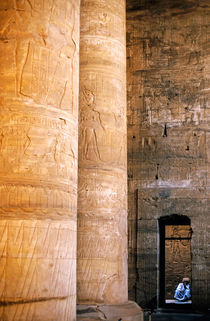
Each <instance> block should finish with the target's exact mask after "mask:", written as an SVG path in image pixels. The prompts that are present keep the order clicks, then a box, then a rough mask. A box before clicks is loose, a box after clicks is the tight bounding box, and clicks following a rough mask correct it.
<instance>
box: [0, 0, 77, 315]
mask: <svg viewBox="0 0 210 321" xmlns="http://www.w3.org/2000/svg"><path fill="white" fill-rule="evenodd" d="M79 2H80V1H79V0H71V1H70V0H55V1H53V0H45V1H41V0H32V1H24V0H20V1H12V0H11V1H10V0H8V1H1V2H0V66H1V68H0V69H1V70H0V104H1V106H0V108H1V109H0V319H1V320H12V321H13V320H18V321H20V320H22V321H26V320H27V321H29V320H33V321H36V320H44V321H58V320H59V321H60V320H62V321H64V320H68V321H69V320H72V321H73V320H75V319H76V316H75V314H76V311H75V307H76V198H77V139H78V138H77V130H78V126H77V123H78V122H77V117H78V106H77V105H78V103H77V97H78V69H79V63H78V41H79V40H78V39H79V29H78V28H79Z"/></svg>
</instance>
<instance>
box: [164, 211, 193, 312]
mask: <svg viewBox="0 0 210 321" xmlns="http://www.w3.org/2000/svg"><path fill="white" fill-rule="evenodd" d="M159 230H160V258H159V259H160V262H159V266H160V287H159V288H160V296H159V301H160V306H166V305H167V304H173V303H176V301H175V300H174V291H175V289H176V287H177V285H178V284H179V283H180V282H181V281H182V279H183V277H189V278H190V279H191V245H190V243H191V226H190V219H189V218H188V217H186V216H182V215H171V216H167V217H163V218H160V219H159ZM187 303H191V301H189V302H187Z"/></svg>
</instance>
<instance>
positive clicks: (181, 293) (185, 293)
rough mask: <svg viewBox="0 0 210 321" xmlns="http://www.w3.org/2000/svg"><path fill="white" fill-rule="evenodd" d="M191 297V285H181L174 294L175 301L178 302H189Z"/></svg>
mask: <svg viewBox="0 0 210 321" xmlns="http://www.w3.org/2000/svg"><path fill="white" fill-rule="evenodd" d="M190 297H191V294H190V285H189V284H186V285H185V286H184V284H183V283H179V285H178V286H177V288H176V291H175V294H174V299H176V300H178V301H187V300H189V299H190Z"/></svg>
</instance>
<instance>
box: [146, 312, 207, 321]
mask: <svg viewBox="0 0 210 321" xmlns="http://www.w3.org/2000/svg"><path fill="white" fill-rule="evenodd" d="M150 320H151V321H210V313H206V314H205V313H194V312H192V311H186V312H185V311H179V312H176V311H174V310H171V311H170V310H168V311H157V312H154V313H152V315H151V316H150V318H148V319H147V320H144V321H150Z"/></svg>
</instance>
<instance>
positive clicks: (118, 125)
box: [77, 0, 127, 304]
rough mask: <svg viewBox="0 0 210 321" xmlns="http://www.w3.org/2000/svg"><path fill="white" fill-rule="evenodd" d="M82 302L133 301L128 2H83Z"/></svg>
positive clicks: (79, 196) (79, 223)
mask: <svg viewBox="0 0 210 321" xmlns="http://www.w3.org/2000/svg"><path fill="white" fill-rule="evenodd" d="M80 23H81V34H80V117H79V119H80V123H79V182H78V262H77V266H78V268H77V276H78V277H77V289H78V302H79V303H81V304H82V303H83V304H84V303H105V304H107V303H110V304H120V303H124V302H126V301H127V176H126V175H127V159H126V158H127V153H126V143H127V133H126V47H125V1H124V0H120V1H119V0H111V1H105V0H104V1H103V0H100V1H99V0H94V1H90V0H84V1H82V2H81V21H80Z"/></svg>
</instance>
